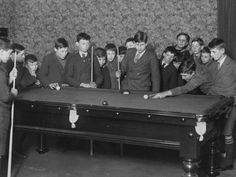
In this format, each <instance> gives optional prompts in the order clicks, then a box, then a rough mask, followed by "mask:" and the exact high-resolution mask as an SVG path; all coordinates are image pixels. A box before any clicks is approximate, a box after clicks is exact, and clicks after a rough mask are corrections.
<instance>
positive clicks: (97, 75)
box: [93, 57, 103, 87]
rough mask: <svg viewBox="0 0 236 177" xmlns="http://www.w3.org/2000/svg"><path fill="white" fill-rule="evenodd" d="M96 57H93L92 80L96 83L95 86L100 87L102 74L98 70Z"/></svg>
mask: <svg viewBox="0 0 236 177" xmlns="http://www.w3.org/2000/svg"><path fill="white" fill-rule="evenodd" d="M95 58H96V57H94V63H93V64H94V65H93V69H94V73H93V74H94V82H95V83H96V85H97V87H100V86H101V84H102V82H103V76H102V73H101V70H100V66H99V63H98V60H97V59H95Z"/></svg>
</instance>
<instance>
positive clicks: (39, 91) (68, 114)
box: [14, 87, 233, 177]
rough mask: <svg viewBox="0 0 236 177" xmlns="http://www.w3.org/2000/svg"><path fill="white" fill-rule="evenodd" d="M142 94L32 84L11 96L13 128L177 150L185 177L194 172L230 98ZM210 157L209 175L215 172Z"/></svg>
mask: <svg viewBox="0 0 236 177" xmlns="http://www.w3.org/2000/svg"><path fill="white" fill-rule="evenodd" d="M144 94H149V93H144V92H130V93H129V94H127V93H126V94H124V93H123V92H122V91H118V90H106V89H82V88H70V87H65V88H61V90H51V89H46V88H31V89H28V90H25V91H23V92H21V93H19V95H18V96H17V98H16V100H15V116H14V128H15V130H18V131H32V132H37V133H40V134H41V135H46V134H60V135H69V136H78V137H81V138H88V139H91V140H99V141H111V142H117V143H127V144H134V145H144V146H152V147H160V148H169V149H177V150H179V152H180V157H181V158H182V162H183V169H184V172H185V176H188V177H192V176H197V173H198V162H199V160H200V158H201V149H202V147H203V146H204V145H205V144H206V143H207V142H211V144H212V149H211V152H213V151H214V142H215V141H214V139H215V138H214V137H216V135H217V134H218V133H219V130H220V128H218V126H217V124H216V122H217V120H219V119H221V118H222V117H224V115H225V114H226V113H227V112H228V111H229V110H230V108H232V105H233V99H232V98H225V97H221V96H203V95H188V94H186V95H180V96H175V97H168V98H165V99H144V97H143V96H144ZM42 137H43V136H42ZM42 140H43V138H42ZM42 142H43V141H42ZM42 142H41V145H40V146H42V144H43V143H42ZM41 148H43V147H41ZM211 158H212V159H211V166H210V171H209V174H210V175H212V176H214V175H215V171H214V165H213V164H214V159H213V156H212V157H211Z"/></svg>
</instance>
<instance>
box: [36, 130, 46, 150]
mask: <svg viewBox="0 0 236 177" xmlns="http://www.w3.org/2000/svg"><path fill="white" fill-rule="evenodd" d="M37 136H38V147H37V149H36V151H37V152H38V153H39V154H43V153H46V152H48V148H47V147H46V135H44V134H39V135H37Z"/></svg>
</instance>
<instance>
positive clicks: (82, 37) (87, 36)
mask: <svg viewBox="0 0 236 177" xmlns="http://www.w3.org/2000/svg"><path fill="white" fill-rule="evenodd" d="M81 39H83V40H86V41H90V39H91V37H90V35H88V34H87V33H79V34H78V35H77V37H76V41H77V42H79V41H80V40H81Z"/></svg>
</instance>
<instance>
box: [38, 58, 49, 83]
mask: <svg viewBox="0 0 236 177" xmlns="http://www.w3.org/2000/svg"><path fill="white" fill-rule="evenodd" d="M48 74H49V59H48V58H47V57H44V59H43V63H42V65H41V67H40V69H39V80H40V82H41V83H42V85H43V86H44V87H47V86H48V85H49V84H50V81H49V80H48Z"/></svg>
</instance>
